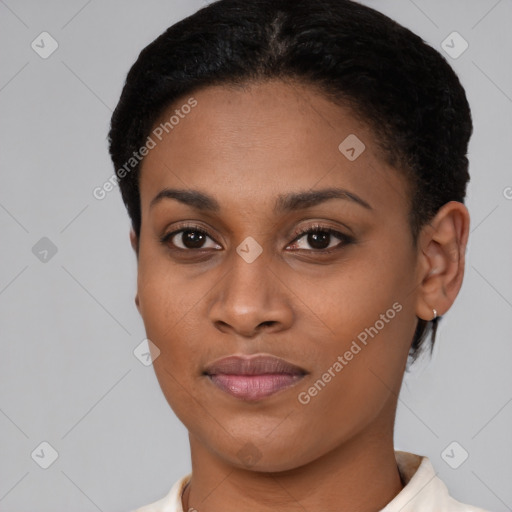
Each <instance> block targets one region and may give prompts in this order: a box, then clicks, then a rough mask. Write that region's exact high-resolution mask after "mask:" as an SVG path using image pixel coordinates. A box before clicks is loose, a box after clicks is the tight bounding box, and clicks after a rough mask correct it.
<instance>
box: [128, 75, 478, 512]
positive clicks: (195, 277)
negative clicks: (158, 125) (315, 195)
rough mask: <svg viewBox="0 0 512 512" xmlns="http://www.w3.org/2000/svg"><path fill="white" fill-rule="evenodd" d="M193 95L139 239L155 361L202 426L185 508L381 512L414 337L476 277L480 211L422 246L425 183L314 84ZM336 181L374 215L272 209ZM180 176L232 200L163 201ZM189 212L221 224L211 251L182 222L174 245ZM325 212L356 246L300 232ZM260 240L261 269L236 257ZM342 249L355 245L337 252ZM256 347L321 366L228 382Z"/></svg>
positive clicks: (441, 215)
mask: <svg viewBox="0 0 512 512" xmlns="http://www.w3.org/2000/svg"><path fill="white" fill-rule="evenodd" d="M193 96H194V98H195V99H196V100H197V102H198V105H197V106H196V107H195V108H194V109H192V111H191V112H190V113H189V114H188V115H187V116H185V118H184V119H181V120H180V123H179V124H178V125H177V126H175V128H174V129H173V131H172V132H170V133H169V135H168V136H166V137H165V138H164V139H163V140H162V141H161V142H159V143H158V144H157V146H156V147H155V148H154V149H152V150H151V151H150V152H149V154H148V155H147V156H146V157H145V159H144V161H143V163H142V169H141V175H140V192H141V208H142V225H141V234H140V239H137V237H136V236H135V234H134V232H133V231H132V232H131V234H130V238H131V243H132V247H133V248H134V250H135V251H136V253H137V258H138V289H137V295H136V299H135V300H136V304H137V307H138V309H139V311H140V314H141V316H142V319H143V321H144V325H145V328H146V332H147V336H148V338H149V339H150V340H151V341H152V342H153V343H154V344H155V345H156V346H157V347H158V348H159V350H160V355H159V356H158V357H157V358H156V359H155V360H154V363H153V365H154V369H155V372H156V375H157V378H158V381H159V383H160V386H161V388H162V391H163V393H164V395H165V397H166V399H167V401H168V403H169V404H170V406H171V407H172V409H173V411H174V412H175V414H176V415H177V416H178V418H179V419H180V420H181V421H182V422H183V424H184V425H185V426H186V428H187V429H188V432H189V440H190V448H191V459H192V473H193V476H192V479H191V482H190V484H189V486H188V487H187V488H186V491H185V493H184V496H183V509H184V510H185V511H187V510H188V509H189V508H190V507H194V508H195V509H197V510H198V511H199V512H202V511H205V512H220V511H222V512H231V511H235V510H236V511H237V512H240V510H247V511H249V510H258V511H259V512H261V511H271V510H272V511H274V510H276V506H278V507H279V510H281V511H299V510H300V511H303V510H324V511H335V510H336V511H338V512H339V511H354V510H358V511H360V512H365V511H368V512H369V511H375V510H380V508H383V507H384V506H385V505H386V504H387V503H389V502H390V501H391V500H392V499H393V497H394V496H396V495H397V494H398V493H399V492H400V490H401V489H402V487H403V486H402V484H401V481H400V475H399V472H398V469H397V465H396V460H395V456H394V451H393V450H394V449H393V427H394V420H395V412H396V405H397V397H398V393H399V390H400V386H401V383H402V378H403V374H404V370H405V365H406V361H407V354H408V351H409V346H410V343H411V340H412V338H413V334H414V329H415V327H416V322H417V320H418V318H423V319H425V320H431V319H432V318H433V312H432V308H435V309H436V310H437V313H438V315H442V314H445V313H446V311H447V310H448V309H449V308H450V306H451V305H452V303H453V301H454V300H455V297H456V296H457V293H458V291H459V289H460V286H461V283H462V278H463V273H464V254H465V247H466V243H467V237H468V232H469V214H468V212H467V209H466V208H465V207H464V205H462V204H461V203H458V202H450V203H447V204H446V205H444V206H443V207H442V208H441V209H440V210H439V212H438V214H437V215H436V217H435V218H434V219H433V220H432V221H431V222H430V223H429V225H427V226H425V228H424V229H423V230H422V232H421V233H420V236H419V238H418V243H417V245H416V246H415V245H414V244H413V238H412V233H411V230H410V226H409V224H408V220H407V214H408V211H409V208H410V205H409V197H410V190H409V184H408V182H407V181H406V179H405V177H404V175H403V174H402V173H401V172H399V171H397V170H396V169H393V168H391V167H389V166H388V165H387V164H386V162H385V160H384V158H383V156H382V155H381V154H380V152H379V150H378V148H377V145H376V143H375V139H374V136H373V133H372V131H371V129H370V128H369V127H368V126H367V125H365V124H364V123H363V122H362V121H360V120H357V119H356V117H355V116H353V115H352V114H351V112H350V111H349V110H348V109H347V108H343V107H341V106H336V105H334V104H332V103H331V102H329V101H328V100H327V99H326V98H324V97H323V96H322V95H321V94H319V93H318V92H316V91H315V90H314V89H313V88H311V87H307V86H302V85H298V84H291V83H285V82H282V81H276V80H272V81H267V82H263V83H258V84H252V85H251V86H249V85H247V86H245V88H243V89H242V88H238V89H234V88H228V87H227V86H213V87H207V88H203V89H201V90H198V91H197V92H195V93H194V94H193ZM187 99H188V97H187V98H184V99H182V100H180V101H179V102H176V103H175V104H174V105H173V106H172V107H170V108H169V109H168V110H167V111H166V112H164V113H163V115H162V119H161V120H165V119H169V117H170V115H172V113H173V110H174V109H176V108H179V106H180V105H183V104H184V103H185V102H186V100H187ZM159 122H160V121H159ZM349 134H356V135H357V137H358V138H359V139H360V140H361V141H363V142H364V144H365V146H366V149H365V151H364V152H363V153H362V154H361V155H360V156H359V157H358V158H357V159H356V160H354V161H349V160H348V159H347V158H346V157H345V156H344V155H343V154H342V153H341V152H340V151H339V150H338V145H339V144H340V142H341V141H343V140H344V139H345V138H346V137H347V136H348V135H349ZM327 187H338V188H343V189H346V190H348V191H350V192H351V193H353V194H356V195H357V196H359V197H360V198H362V199H363V200H364V201H366V202H367V203H368V204H369V205H370V206H371V209H368V208H365V207H363V206H361V205H359V204H357V203H356V202H355V201H351V200H347V199H330V200H327V201H324V202H322V203H319V204H316V205H314V206H309V207H307V208H301V209H300V210H297V211H292V212H285V213H276V212H274V210H273V207H274V203H275V200H276V197H277V196H278V195H281V194H288V193H293V192H299V191H311V190H320V189H323V188H327ZM164 188H179V189H187V190H189V189H190V190H199V191H201V192H204V193H207V194H208V195H210V196H212V197H213V198H215V199H216V200H217V201H218V203H219V206H220V209H219V211H218V212H206V211H201V210H199V209H197V208H194V207H192V206H190V205H187V204H184V203H182V202H180V201H178V200H176V199H169V198H166V199H163V200H161V201H159V202H158V203H156V204H155V205H154V206H153V207H150V203H151V200H152V199H153V198H154V197H155V196H156V195H157V194H158V193H159V192H160V191H161V190H162V189H164ZM183 222H192V223H193V224H197V225H198V226H199V227H200V228H201V229H202V230H204V231H206V232H207V237H206V238H204V239H203V240H204V241H203V242H202V247H203V249H202V250H199V249H197V248H195V249H194V247H201V243H199V245H191V244H190V242H188V246H187V245H184V244H186V243H187V239H185V241H184V239H183V236H182V234H180V233H178V234H177V235H175V236H174V237H173V238H172V239H169V240H168V241H167V242H166V244H162V243H160V240H159V239H160V238H161V237H162V236H163V235H165V234H166V233H171V232H172V231H175V230H178V229H183ZM316 223H318V224H320V225H321V226H322V227H330V228H333V229H335V230H337V231H339V232H341V233H342V234H345V235H351V236H352V237H353V238H354V242H353V243H343V241H342V240H340V239H339V238H337V237H336V236H335V235H331V236H330V237H329V236H328V235H326V241H325V244H324V246H321V245H316V246H315V245H314V243H315V242H314V240H313V241H311V240H312V239H311V237H308V235H307V234H306V235H298V236H294V232H295V230H296V229H297V228H309V227H311V226H312V225H314V224H316ZM196 236H197V234H196ZM249 236H250V237H253V238H254V239H255V240H256V241H257V242H258V244H259V245H260V246H261V248H262V249H263V252H262V253H261V254H260V255H259V256H258V257H257V258H256V259H255V260H254V261H253V262H251V263H248V262H247V261H245V260H244V259H243V258H242V257H241V256H239V254H238V253H237V252H236V248H237V247H238V246H239V245H240V244H241V243H242V242H243V241H244V240H245V239H246V238H247V237H249ZM173 242H174V244H176V245H175V249H174V250H172V247H173V245H172V243H173ZM327 246H329V248H333V247H336V246H337V247H338V249H337V250H336V249H334V251H333V252H332V253H331V254H327V255H325V254H324V255H322V250H324V249H323V247H327ZM184 247H185V248H184ZM187 247H189V248H187ZM180 248H181V252H180ZM187 251H188V252H187ZM394 303H399V304H400V305H401V306H402V309H401V311H400V312H399V313H397V314H396V316H395V317H394V318H393V319H392V320H390V321H389V322H388V323H386V324H385V326H384V328H382V329H381V330H379V332H378V334H377V335H376V336H375V337H374V338H369V341H368V344H367V345H366V346H363V348H362V350H361V351H360V352H359V353H357V355H355V356H354V357H353V359H352V360H351V361H349V362H348V364H347V365H346V366H344V367H343V370H342V371H341V372H339V373H337V374H336V376H335V377H334V378H332V380H331V381H330V382H329V383H328V384H327V385H326V386H325V387H324V388H323V389H322V390H321V391H320V392H318V394H317V395H316V396H314V397H312V398H311V400H310V402H309V403H307V404H306V405H304V404H302V403H300V402H299V400H298V395H299V393H300V392H304V391H306V392H307V390H308V389H309V388H310V387H311V386H312V385H313V383H314V382H315V381H317V380H318V379H319V378H321V376H322V374H324V373H325V372H326V371H327V370H328V368H330V367H332V366H333V363H334V362H335V361H336V360H337V357H338V356H339V355H343V354H344V353H345V352H346V351H347V350H348V349H349V347H350V346H351V343H352V341H353V340H355V339H356V337H357V335H358V334H359V333H361V332H362V331H364V330H365V328H368V327H370V326H374V325H375V323H376V321H377V320H379V318H381V317H380V315H381V314H384V313H385V312H386V311H387V310H388V309H390V308H392V305H393V304H394ZM256 353H263V354H271V355H275V356H278V357H282V358H284V359H286V360H288V361H289V362H291V363H293V364H296V365H297V366H300V367H302V368H304V369H305V370H306V371H307V372H308V374H307V375H306V377H304V378H303V379H302V380H301V381H300V382H299V383H298V384H296V385H295V386H293V387H291V388H288V389H284V390H281V391H279V392H278V393H276V394H274V395H272V396H270V397H268V398H265V399H263V400H260V401H257V402H245V401H242V400H240V399H237V398H235V397H232V396H231V395H228V394H226V393H224V392H223V391H221V390H220V389H218V388H217V387H216V386H214V385H213V384H212V383H211V382H210V380H209V379H208V377H206V376H204V375H203V374H202V372H203V370H204V367H205V366H206V365H207V364H208V363H210V362H211V361H213V360H215V359H218V358H220V357H224V356H228V355H231V354H256ZM250 451H252V452H254V453H255V455H254V457H253V459H252V460H251V461H250V463H247V459H246V458H244V457H243V455H244V454H247V453H248V452H250Z"/></svg>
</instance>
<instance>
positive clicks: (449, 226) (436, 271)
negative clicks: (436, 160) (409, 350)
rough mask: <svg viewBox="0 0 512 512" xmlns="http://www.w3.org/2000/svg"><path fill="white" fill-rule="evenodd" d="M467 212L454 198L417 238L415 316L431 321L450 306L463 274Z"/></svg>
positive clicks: (467, 231)
mask: <svg viewBox="0 0 512 512" xmlns="http://www.w3.org/2000/svg"><path fill="white" fill-rule="evenodd" d="M468 235H469V212H468V210H467V208H466V207H465V206H464V205H463V204H462V203H459V202H457V201H450V202H449V203H446V204H445V205H444V206H443V207H442V208H440V209H439V211H438V213H437V214H436V216H435V217H434V219H433V220H432V221H431V222H430V223H429V224H428V225H427V226H425V228H424V229H423V230H422V232H421V234H420V237H419V250H420V251H421V252H420V254H419V258H420V260H421V261H420V265H419V276H418V282H419V285H418V286H419V293H418V295H417V304H416V315H417V316H418V317H419V318H421V319H423V320H427V321H430V320H432V319H433V318H434V316H442V315H444V314H445V313H446V312H447V311H448V310H449V309H450V307H451V306H452V304H453V302H454V301H455V298H456V297H457V295H458V293H459V290H460V288H461V286H462V280H463V277H464V264H465V253H466V245H467V240H468Z"/></svg>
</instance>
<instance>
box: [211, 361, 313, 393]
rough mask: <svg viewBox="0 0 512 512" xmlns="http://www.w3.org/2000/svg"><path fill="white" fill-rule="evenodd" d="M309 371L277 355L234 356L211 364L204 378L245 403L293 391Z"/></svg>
mask: <svg viewBox="0 0 512 512" xmlns="http://www.w3.org/2000/svg"><path fill="white" fill-rule="evenodd" d="M307 373H308V372H306V370H304V369H303V368H300V367H299V366H296V365H294V364H292V363H289V362H288V361H285V360H284V359H280V358H278V357H274V356H267V355H257V356H251V357H248V356H230V357H225V358H223V359H220V360H218V361H214V362H213V363H211V364H209V365H208V366H207V367H206V369H205V371H204V375H207V376H208V377H209V379H210V381H211V382H212V383H213V384H214V385H215V386H216V387H217V388H219V389H221V390H222V391H224V392H226V393H228V394H230V395H232V396H234V397H235V398H239V399H241V400H245V401H255V400H261V399H263V398H266V397H268V396H270V395H273V394H274V393H277V392H278V391H281V390H283V389H285V388H289V387H291V386H293V385H295V384H296V383H297V382H298V381H300V380H301V379H302V378H303V377H304V376H305V375H306V374H307Z"/></svg>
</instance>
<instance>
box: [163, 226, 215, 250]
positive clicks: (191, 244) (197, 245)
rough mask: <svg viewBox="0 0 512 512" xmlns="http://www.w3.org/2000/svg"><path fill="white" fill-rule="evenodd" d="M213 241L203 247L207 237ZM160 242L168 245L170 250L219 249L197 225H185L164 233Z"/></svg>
mask: <svg viewBox="0 0 512 512" xmlns="http://www.w3.org/2000/svg"><path fill="white" fill-rule="evenodd" d="M208 238H209V239H210V240H211V241H212V242H213V243H214V246H213V247H205V246H204V243H205V241H206V240H207V239H208ZM160 242H161V243H162V244H163V245H165V246H167V247H169V248H170V249H171V250H179V251H186V252H190V251H193V250H202V249H219V248H221V247H220V246H219V245H218V244H217V243H216V242H215V241H214V240H213V239H212V238H211V237H210V236H209V235H208V233H207V232H206V231H205V230H204V229H202V228H200V227H199V226H185V227H182V228H181V229H179V230H175V231H172V232H171V233H167V234H165V235H164V236H163V237H162V238H161V239H160Z"/></svg>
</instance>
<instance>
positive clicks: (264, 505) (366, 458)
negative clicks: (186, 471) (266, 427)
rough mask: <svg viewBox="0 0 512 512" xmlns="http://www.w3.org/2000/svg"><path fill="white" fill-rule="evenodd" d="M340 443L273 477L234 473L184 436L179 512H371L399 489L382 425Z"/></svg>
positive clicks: (243, 471)
mask: <svg viewBox="0 0 512 512" xmlns="http://www.w3.org/2000/svg"><path fill="white" fill-rule="evenodd" d="M372 427H373V428H370V429H369V431H368V432H362V433H360V434H359V435H358V436H357V437H356V438H353V439H351V440H350V441H348V442H346V443H343V444H342V445H340V446H338V447H336V448H335V449H333V450H331V451H329V452H328V453H326V454H324V455H323V456H321V457H319V458H317V459H315V460H313V461H311V462H310V463H308V464H305V465H303V466H300V467H298V468H293V469H290V470H286V471H279V472H262V471H256V470H248V469H244V468H239V467H238V466H236V465H233V464H230V463H229V462H227V461H226V460H225V459H220V458H219V457H218V456H216V455H215V454H213V452H212V451H211V450H208V449H206V448H205V447H204V445H203V444H201V443H200V442H199V440H198V439H197V438H195V437H194V436H192V435H191V434H189V438H190V446H191V455H192V475H193V476H192V478H191V480H190V484H189V485H188V486H187V488H186V489H185V493H184V494H183V499H182V503H183V510H184V512H187V511H188V510H189V509H190V508H193V509H196V510H200V511H202V512H221V511H222V512H235V511H236V512H240V504H241V503H243V504H244V507H243V509H244V510H247V511H249V510H258V512H267V511H268V512H270V511H272V512H273V511H275V509H276V507H277V508H278V509H279V510H280V511H283V512H288V511H290V512H291V511H294V512H295V511H297V510H298V509H301V510H326V511H329V510H332V511H334V510H336V511H337V512H349V511H351V512H352V511H353V510H358V511H360V512H375V511H376V510H381V509H382V508H384V507H385V506H386V505H387V504H388V503H389V502H390V501H391V500H392V499H393V498H394V497H395V496H396V495H397V494H398V493H399V492H400V491H401V490H402V488H403V487H404V484H403V482H402V480H401V475H400V473H399V471H398V467H397V464H396V459H395V454H394V449H393V432H392V430H393V429H392V428H391V430H389V429H388V431H387V435H383V430H382V425H373V426H372Z"/></svg>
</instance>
